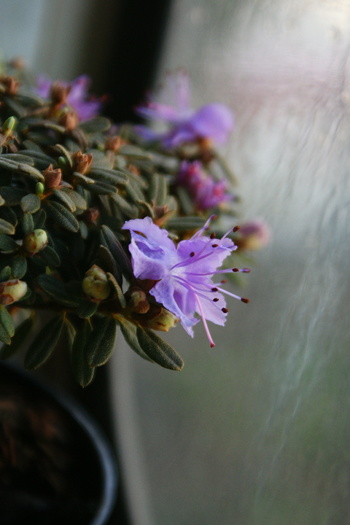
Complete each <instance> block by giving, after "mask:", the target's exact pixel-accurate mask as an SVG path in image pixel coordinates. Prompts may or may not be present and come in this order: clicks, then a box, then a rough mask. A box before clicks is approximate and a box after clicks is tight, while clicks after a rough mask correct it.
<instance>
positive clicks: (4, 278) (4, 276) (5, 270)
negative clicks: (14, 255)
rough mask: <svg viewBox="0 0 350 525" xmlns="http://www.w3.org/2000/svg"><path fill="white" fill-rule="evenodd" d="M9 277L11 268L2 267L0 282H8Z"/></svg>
mask: <svg viewBox="0 0 350 525" xmlns="http://www.w3.org/2000/svg"><path fill="white" fill-rule="evenodd" d="M11 275H12V271H11V266H8V265H6V266H4V267H3V268H2V269H1V270H0V282H3V281H9V280H10V279H11Z"/></svg>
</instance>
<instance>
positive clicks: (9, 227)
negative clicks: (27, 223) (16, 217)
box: [0, 218, 16, 235]
mask: <svg viewBox="0 0 350 525" xmlns="http://www.w3.org/2000/svg"><path fill="white" fill-rule="evenodd" d="M15 232H16V227H15V226H14V225H13V224H11V223H10V222H7V221H5V219H1V218H0V234H1V233H5V234H7V235H13V234H14V233H15Z"/></svg>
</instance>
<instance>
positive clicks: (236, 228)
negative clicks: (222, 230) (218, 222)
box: [232, 226, 241, 233]
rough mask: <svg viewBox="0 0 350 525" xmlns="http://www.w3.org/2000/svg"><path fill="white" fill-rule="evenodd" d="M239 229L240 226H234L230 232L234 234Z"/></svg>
mask: <svg viewBox="0 0 350 525" xmlns="http://www.w3.org/2000/svg"><path fill="white" fill-rule="evenodd" d="M240 229H241V227H240V226H235V227H234V228H232V231H233V232H234V233H236V232H238V230H240Z"/></svg>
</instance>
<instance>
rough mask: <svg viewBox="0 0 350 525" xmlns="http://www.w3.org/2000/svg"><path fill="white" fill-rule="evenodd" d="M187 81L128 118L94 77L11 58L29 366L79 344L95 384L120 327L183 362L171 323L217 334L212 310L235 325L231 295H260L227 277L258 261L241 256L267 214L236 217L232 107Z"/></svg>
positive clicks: (6, 307) (7, 221) (2, 177)
mask: <svg viewBox="0 0 350 525" xmlns="http://www.w3.org/2000/svg"><path fill="white" fill-rule="evenodd" d="M187 81H188V79H187V76H186V74H185V73H184V72H183V71H178V72H176V74H175V75H174V76H173V77H171V78H169V79H168V85H170V88H171V90H172V91H173V93H174V94H175V98H174V100H170V98H169V93H168V94H167V93H165V94H164V93H163V95H164V96H165V97H166V98H165V102H164V103H163V102H158V101H155V100H153V99H150V100H148V101H147V102H146V103H145V104H144V105H141V106H140V107H139V108H137V113H138V114H139V115H140V116H142V117H144V118H146V119H148V120H150V121H151V122H152V123H154V124H155V125H152V126H145V125H142V126H141V125H137V126H135V125H130V124H126V123H123V124H117V125H116V124H114V123H112V122H111V121H110V120H109V119H108V118H106V117H104V116H102V115H101V108H102V100H101V99H98V98H93V97H91V96H90V95H89V94H88V91H87V88H88V79H87V78H86V77H84V76H82V77H79V78H78V79H76V80H75V81H73V82H70V83H68V82H52V81H51V80H49V79H47V78H45V77H39V78H35V77H34V78H33V77H31V75H30V74H29V73H28V72H27V71H26V70H25V69H24V68H23V66H22V64H20V63H19V62H18V61H14V62H12V63H8V64H5V65H3V66H2V72H1V76H0V127H1V129H0V147H1V150H0V256H1V259H0V340H1V341H2V343H3V346H2V348H1V358H3V359H5V358H9V357H11V356H13V355H14V354H15V353H17V352H18V351H23V350H22V349H23V348H24V349H25V353H24V358H23V363H24V367H25V368H27V369H37V368H39V367H41V365H43V364H44V363H45V362H46V361H47V360H48V359H49V358H51V357H52V356H56V357H57V354H58V353H60V352H66V353H67V354H68V355H69V359H70V362H71V365H72V366H71V369H72V373H73V375H74V378H75V379H76V381H77V382H78V383H79V384H80V385H81V386H82V387H86V386H87V385H89V384H90V383H91V382H92V380H93V378H94V376H95V374H96V371H97V370H98V368H99V367H100V366H102V365H104V364H105V363H107V362H108V360H109V358H110V356H111V354H112V352H113V351H114V348H115V338H116V333H117V330H118V331H120V332H121V333H122V334H123V336H124V338H125V340H126V342H127V343H128V345H129V346H130V348H131V349H132V350H134V351H135V352H137V353H138V354H139V355H140V356H141V357H143V358H144V359H146V360H148V361H151V362H154V363H157V364H159V365H161V366H163V367H166V368H169V369H172V370H181V369H182V367H183V361H182V358H181V357H180V355H179V354H178V353H177V351H176V350H175V349H173V348H172V347H171V346H170V345H169V344H168V343H167V342H166V341H165V340H164V339H163V337H161V336H160V335H159V332H166V331H168V330H169V329H170V328H172V327H174V326H176V325H182V327H183V328H184V329H185V330H186V331H187V333H188V334H189V335H190V336H193V327H194V325H195V324H197V323H198V322H199V321H202V324H203V327H204V330H205V332H206V334H207V337H208V341H209V344H210V346H214V344H215V343H214V341H213V338H212V336H211V333H210V328H209V325H208V321H210V322H213V323H215V324H218V325H224V323H225V320H226V317H227V314H228V309H227V305H226V300H225V296H228V297H233V298H236V299H239V300H240V301H243V302H248V299H245V298H242V297H239V296H237V295H236V294H234V293H232V292H231V291H229V289H228V285H227V281H226V278H227V279H230V280H233V281H236V284H237V278H238V276H239V275H240V274H242V273H246V272H248V271H249V270H248V269H247V268H246V267H243V268H239V267H238V266H239V262H237V261H239V260H240V259H241V261H243V264H244V263H245V259H244V257H245V255H244V253H245V250H246V249H252V248H254V249H255V248H257V247H259V246H260V245H262V244H263V243H264V242H265V240H266V228H265V226H264V225H261V224H260V223H253V222H252V223H250V224H246V225H244V226H243V227H242V228H241V230H239V228H238V227H236V220H237V219H236V215H237V209H236V208H237V205H238V197H237V194H236V191H235V190H234V186H235V178H234V176H233V175H232V174H231V173H230V170H229V169H228V168H227V166H226V164H225V162H224V161H223V159H222V158H221V156H220V155H219V153H218V151H217V149H216V146H217V145H218V144H220V143H222V142H224V141H225V140H226V139H227V137H228V135H229V133H230V132H231V130H232V127H233V119H232V115H231V112H230V110H229V109H228V108H227V107H226V106H224V105H223V104H220V103H214V104H207V105H205V106H203V107H201V108H199V109H198V110H192V109H191V107H190V105H189V102H188V95H189V93H188V85H187ZM163 95H161V96H163ZM157 123H160V124H161V127H160V128H159V127H157ZM209 230H210V231H209ZM238 246H240V248H241V250H240V252H241V255H239V254H238V255H237V252H236V248H237V247H238ZM239 258H240V259H239ZM223 278H224V279H223ZM176 329H179V328H176ZM68 373H69V372H68Z"/></svg>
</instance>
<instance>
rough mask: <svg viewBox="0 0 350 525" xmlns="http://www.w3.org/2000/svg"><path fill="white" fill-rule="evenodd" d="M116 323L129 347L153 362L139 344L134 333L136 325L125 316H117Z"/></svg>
mask: <svg viewBox="0 0 350 525" xmlns="http://www.w3.org/2000/svg"><path fill="white" fill-rule="evenodd" d="M118 323H119V326H120V329H121V331H122V334H123V336H124V339H125V341H126V342H127V343H128V345H129V346H130V348H131V349H132V350H134V352H136V353H137V354H138V355H139V356H140V357H142V358H143V359H146V361H150V362H152V363H154V361H153V359H151V358H150V357H148V355H147V354H145V352H144V351H143V350H142V348H141V346H140V345H139V341H138V338H137V335H136V326H135V325H134V324H133V323H130V321H127V320H126V319H125V317H118Z"/></svg>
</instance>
